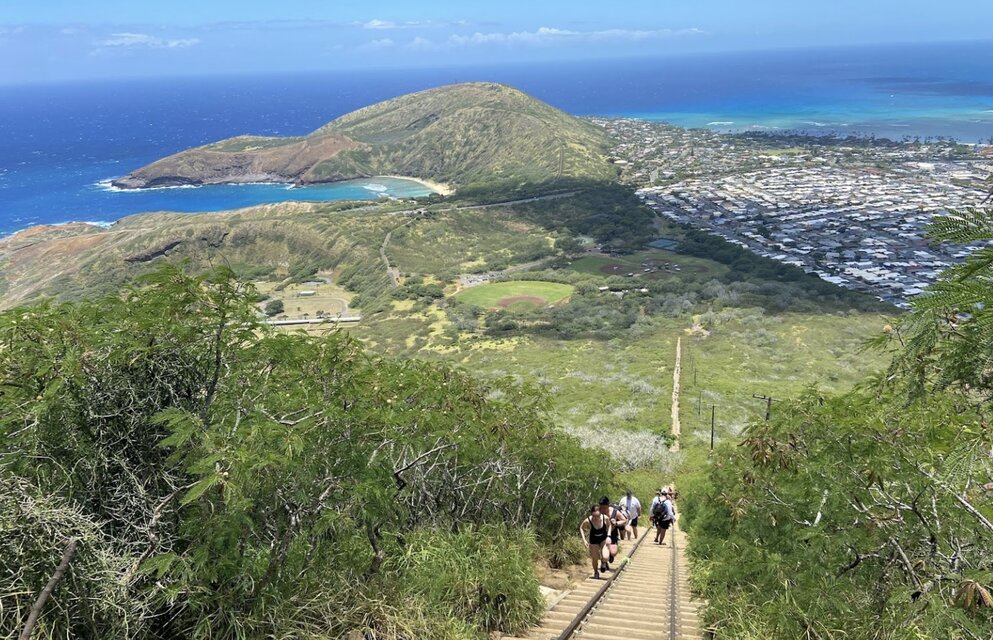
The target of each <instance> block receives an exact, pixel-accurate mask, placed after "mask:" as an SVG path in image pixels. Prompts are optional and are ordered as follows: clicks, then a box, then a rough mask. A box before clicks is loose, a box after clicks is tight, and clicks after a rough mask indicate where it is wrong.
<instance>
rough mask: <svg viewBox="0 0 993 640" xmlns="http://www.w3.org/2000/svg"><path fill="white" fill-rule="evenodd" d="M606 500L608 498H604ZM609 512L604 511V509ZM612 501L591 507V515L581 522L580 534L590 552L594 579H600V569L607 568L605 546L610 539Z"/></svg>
mask: <svg viewBox="0 0 993 640" xmlns="http://www.w3.org/2000/svg"><path fill="white" fill-rule="evenodd" d="M604 499H605V500H606V498H604ZM605 508H606V510H607V513H604V510H605ZM609 509H610V501H609V500H607V503H606V505H603V504H602V501H601V504H600V505H599V506H598V505H593V506H592V507H591V508H590V515H588V516H587V517H586V518H584V519H583V521H582V522H581V523H580V524H579V536H580V537H581V538H582V539H583V544H585V545H586V548H587V549H588V550H589V553H590V563H591V564H592V566H593V579H594V580H599V579H600V571H601V570H605V567H606V564H607V563H606V561H605V560H604V558H603V555H602V554H603V547H604V544H606V542H607V540H609V539H610V530H611V524H610V512H609Z"/></svg>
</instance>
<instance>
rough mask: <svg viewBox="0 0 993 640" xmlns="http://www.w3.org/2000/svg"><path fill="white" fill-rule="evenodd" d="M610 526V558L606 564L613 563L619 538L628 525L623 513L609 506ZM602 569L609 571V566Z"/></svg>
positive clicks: (613, 506)
mask: <svg viewBox="0 0 993 640" xmlns="http://www.w3.org/2000/svg"><path fill="white" fill-rule="evenodd" d="M610 524H611V525H612V527H611V529H610V549H609V550H610V558H609V560H608V562H613V561H614V558H615V557H616V556H617V543H618V542H619V541H620V539H621V536H623V535H624V528H625V527H627V524H628V517H627V516H626V515H624V512H623V511H621V510H620V509H619V508H618V507H617V505H610ZM604 568H605V569H606V570H607V571H611V568H610V565H609V564H608V565H607V566H606V567H604ZM602 570H603V569H601V571H602Z"/></svg>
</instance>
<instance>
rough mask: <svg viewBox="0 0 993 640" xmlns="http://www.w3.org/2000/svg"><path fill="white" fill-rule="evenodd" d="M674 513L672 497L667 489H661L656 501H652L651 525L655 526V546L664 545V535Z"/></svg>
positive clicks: (670, 524)
mask: <svg viewBox="0 0 993 640" xmlns="http://www.w3.org/2000/svg"><path fill="white" fill-rule="evenodd" d="M675 517H676V512H675V510H674V509H673V506H672V496H671V495H670V494H669V490H668V489H663V490H662V491H661V492H660V493H659V496H658V498H657V499H656V500H653V501H652V523H653V524H654V525H655V544H665V534H666V532H667V531H668V530H669V527H671V526H672V523H673V521H674V520H675Z"/></svg>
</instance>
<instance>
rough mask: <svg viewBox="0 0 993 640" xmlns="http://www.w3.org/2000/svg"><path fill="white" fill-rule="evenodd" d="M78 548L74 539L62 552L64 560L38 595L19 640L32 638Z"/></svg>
mask: <svg viewBox="0 0 993 640" xmlns="http://www.w3.org/2000/svg"><path fill="white" fill-rule="evenodd" d="M77 548H79V539H78V538H73V539H72V540H71V541H69V545H68V546H67V547H66V549H65V551H64V552H62V560H60V561H59V566H58V567H56V569H55V573H53V574H52V577H51V578H50V579H49V580H48V584H46V585H45V588H44V589H42V590H41V593H39V594H38V599H37V600H35V602H34V604H33V605H31V612H30V613H29V614H28V620H27V622H26V623H25V624H24V629H23V630H22V631H21V635H20V636H19V638H18V640H28V638H30V637H31V632H32V631H33V630H34V626H35V624H36V623H37V622H38V616H40V615H41V610H42V609H43V608H44V607H45V603H46V602H48V598H49V596H51V595H52V592H53V591H55V587H56V586H58V584H59V582H60V581H61V580H62V576H64V575H65V573H66V570H67V569H69V563H70V562H72V557H73V556H74V555H76V549H77Z"/></svg>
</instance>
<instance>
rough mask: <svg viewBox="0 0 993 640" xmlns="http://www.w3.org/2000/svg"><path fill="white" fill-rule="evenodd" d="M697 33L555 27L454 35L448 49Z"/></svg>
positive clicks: (697, 32) (694, 32) (639, 39)
mask: <svg viewBox="0 0 993 640" xmlns="http://www.w3.org/2000/svg"><path fill="white" fill-rule="evenodd" d="M703 34H704V31H702V30H700V29H604V30H600V31H573V30H571V29H558V28H556V27H541V28H539V29H537V30H536V31H513V32H490V33H482V32H478V31H477V32H476V33H474V34H472V35H468V36H466V35H453V36H451V37H449V39H448V41H447V43H448V45H450V46H455V47H460V46H472V45H494V44H496V45H531V46H535V45H539V46H540V45H551V44H558V43H563V42H643V41H646V40H663V39H666V38H673V37H681V36H694V35H703Z"/></svg>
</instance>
